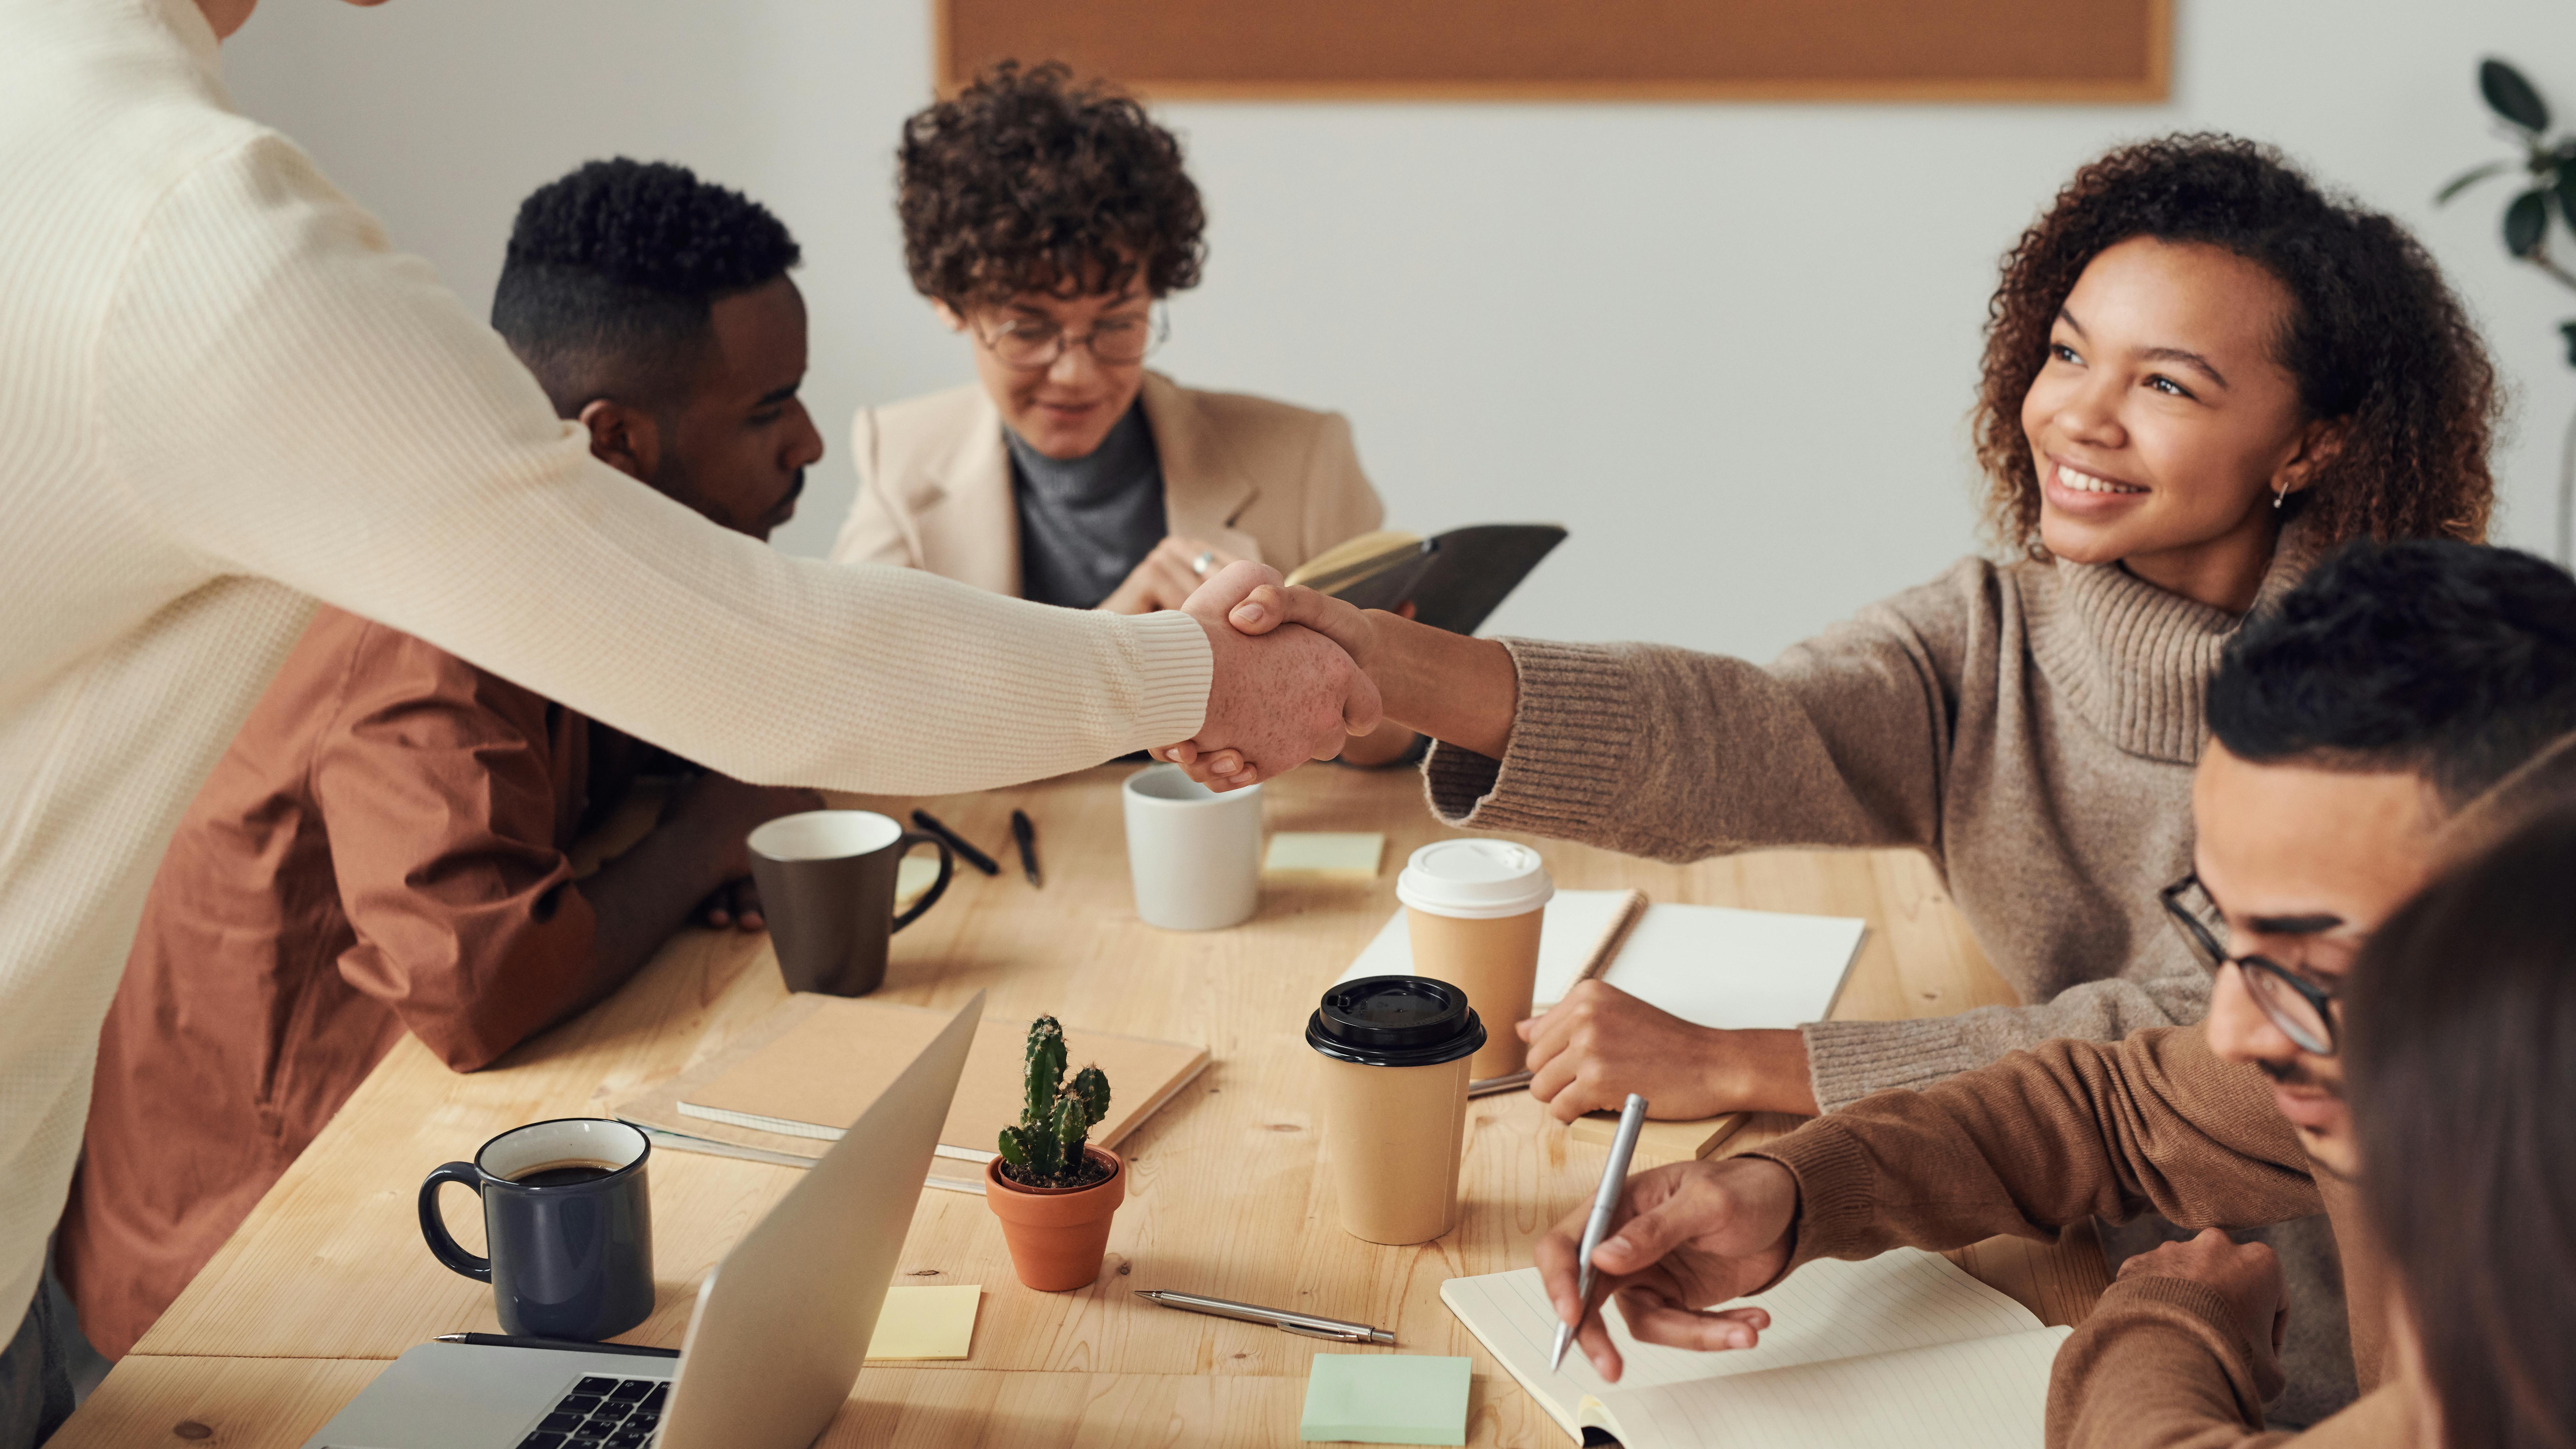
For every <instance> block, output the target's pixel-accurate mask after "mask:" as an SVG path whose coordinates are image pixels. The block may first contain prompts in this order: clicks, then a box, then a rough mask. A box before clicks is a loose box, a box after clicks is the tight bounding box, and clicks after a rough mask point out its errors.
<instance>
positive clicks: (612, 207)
mask: <svg viewBox="0 0 2576 1449" xmlns="http://www.w3.org/2000/svg"><path fill="white" fill-rule="evenodd" d="M802 256H803V253H802V252H801V251H800V250H799V249H798V247H797V245H796V239H795V238H794V237H792V236H789V235H788V234H787V228H786V227H785V226H783V225H781V224H780V222H779V220H778V218H777V217H774V216H772V215H770V214H769V211H768V209H767V208H765V207H763V206H761V205H760V204H759V203H758V202H756V201H752V200H750V199H749V198H747V197H745V196H744V195H743V194H742V193H741V192H739V191H731V190H727V189H726V188H724V187H721V186H716V185H712V184H710V183H708V182H704V181H700V180H699V179H698V178H697V176H696V174H695V173H693V172H691V171H690V170H689V169H688V168H687V167H685V166H674V165H671V164H670V163H668V162H663V161H654V162H644V161H631V160H628V159H627V158H626V157H623V156H620V157H618V158H617V159H615V160H613V161H591V162H587V163H585V164H584V165H582V166H581V167H580V169H578V170H576V171H574V172H572V173H571V174H570V175H568V176H564V177H562V178H560V179H558V180H554V181H549V182H547V183H546V184H545V185H543V186H540V187H538V188H537V189H536V190H535V191H533V192H531V193H529V196H528V199H527V200H525V201H523V202H521V203H519V217H518V221H517V223H516V224H515V225H514V226H512V227H511V229H510V245H509V250H508V251H507V252H506V253H505V254H504V256H503V259H502V263H501V281H500V285H499V286H498V287H496V288H495V289H494V290H493V294H492V326H493V328H494V329H495V330H497V331H498V332H500V334H501V335H502V337H504V338H505V339H507V340H508V341H509V343H510V346H511V348H512V349H513V350H514V351H516V352H517V353H518V354H519V357H520V359H521V360H522V361H524V362H526V363H527V364H528V367H529V369H530V370H531V371H533V372H535V373H536V375H537V380H538V381H539V382H541V383H543V384H544V385H545V388H546V391H547V393H548V395H550V396H552V397H553V398H554V401H555V406H556V410H557V411H559V412H561V411H564V409H565V407H566V405H567V403H569V405H570V407H571V410H572V412H578V411H579V410H580V408H581V406H582V404H583V403H585V402H588V401H589V400H590V399H591V398H595V397H600V396H603V395H607V394H610V393H621V394H626V395H631V396H633V397H634V398H635V400H637V401H639V402H645V403H659V402H667V401H670V400H671V399H672V398H674V397H675V396H676V395H677V391H678V390H680V389H684V388H685V387H686V386H687V383H688V380H689V378H690V377H692V376H694V368H695V364H696V360H697V356H698V351H697V349H698V348H699V347H700V346H701V345H703V343H704V341H705V339H706V336H707V326H708V321H707V319H708V309H709V308H710V307H712V306H713V305H714V304H715V302H716V300H717V299H719V298H721V297H725V296H728V295H730V294H732V293H735V292H741V291H747V290H749V289H750V288H753V287H757V286H760V285H762V284H764V283H767V282H770V281H774V280H776V279H777V278H779V277H782V276H784V275H786V273H787V269H788V268H790V267H793V266H795V265H796V264H797V262H798V261H799V260H801V259H802ZM570 415H571V413H566V416H570Z"/></svg>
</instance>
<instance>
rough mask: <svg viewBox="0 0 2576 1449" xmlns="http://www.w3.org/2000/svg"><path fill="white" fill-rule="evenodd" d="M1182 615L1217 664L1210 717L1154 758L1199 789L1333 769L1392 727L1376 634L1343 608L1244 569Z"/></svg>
mask: <svg viewBox="0 0 2576 1449" xmlns="http://www.w3.org/2000/svg"><path fill="white" fill-rule="evenodd" d="M1181 609H1182V611H1183V612H1185V613H1187V614H1189V615H1191V616H1192V617H1194V618H1196V619H1197V620H1198V621H1199V624H1200V626H1201V627H1203V628H1204V629H1206V630H1207V635H1208V646H1209V648H1210V649H1211V650H1213V651H1214V654H1215V661H1214V664H1215V671H1214V676H1213V678H1212V679H1211V680H1210V681H1209V684H1208V700H1207V714H1206V717H1205V718H1204V719H1203V720H1202V721H1201V722H1200V725H1199V732H1198V734H1197V735H1196V736H1194V737H1192V738H1191V739H1188V740H1185V741H1183V742H1181V743H1179V744H1176V745H1167V746H1164V747H1162V748H1159V749H1156V750H1154V751H1152V752H1151V753H1152V754H1153V755H1154V757H1155V758H1156V759H1163V760H1170V761H1171V762H1172V763H1174V764H1176V765H1179V766H1181V767H1182V768H1183V769H1185V770H1187V771H1188V772H1189V774H1190V777H1191V778H1192V779H1194V780H1197V781H1198V782H1199V783H1201V784H1203V785H1206V786H1208V787H1209V788H1211V789H1215V790H1234V789H1240V788H1242V787H1243V786H1246V785H1252V784H1257V783H1259V782H1260V781H1263V780H1267V779H1269V778H1271V777H1272V776H1274V775H1280V774H1285V773H1286V772H1288V771H1290V770H1293V769H1295V768H1296V767H1297V766H1299V765H1301V764H1304V763H1305V762H1306V761H1308V760H1329V759H1331V758H1333V757H1334V756H1335V755H1338V754H1340V753H1341V751H1342V745H1343V743H1344V741H1346V740H1347V739H1349V738H1350V737H1351V736H1353V735H1364V734H1367V733H1369V732H1370V731H1371V730H1374V729H1376V728H1377V727H1378V724H1379V723H1380V721H1382V720H1383V719H1385V718H1387V716H1388V710H1387V707H1386V706H1387V700H1386V698H1385V696H1384V695H1382V694H1381V693H1380V690H1379V687H1378V681H1377V680H1376V679H1375V678H1374V677H1372V675H1371V674H1370V658H1371V655H1372V653H1373V636H1374V632H1375V630H1374V627H1373V626H1372V624H1371V623H1370V622H1369V619H1368V617H1367V616H1366V615H1364V614H1362V613H1361V612H1360V611H1359V610H1357V609H1354V608H1352V607H1351V606H1350V605H1348V604H1346V603H1343V602H1342V601H1341V600H1339V599H1335V598H1332V597H1329V596H1327V595H1324V594H1319V593H1316V592H1315V591H1314V590H1312V589H1307V588H1294V589H1292V588H1289V587H1288V586H1287V583H1286V580H1285V579H1283V578H1282V577H1281V576H1280V574H1279V571H1278V570H1276V569H1273V568H1269V567H1266V566H1264V565H1261V564H1257V563H1251V562H1248V561H1237V562H1235V563H1231V564H1228V565H1226V566H1225V567H1224V568H1222V569H1220V570H1218V571H1217V572H1215V573H1213V574H1210V575H1209V576H1208V579H1207V582H1205V583H1203V584H1201V585H1200V586H1199V588H1198V591H1197V592H1195V593H1193V594H1191V595H1190V596H1189V598H1188V599H1187V600H1186V601H1184V602H1183V603H1182V605H1181ZM1404 722H1405V723H1408V724H1410V723H1412V721H1410V720H1406V721H1404Z"/></svg>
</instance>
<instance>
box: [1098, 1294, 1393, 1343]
mask: <svg viewBox="0 0 2576 1449" xmlns="http://www.w3.org/2000/svg"><path fill="white" fill-rule="evenodd" d="M1136 1296H1137V1297H1139V1298H1142V1299H1144V1300H1146V1301H1147V1302H1149V1303H1160V1304H1162V1305H1163V1306H1164V1307H1165V1308H1178V1309H1180V1310H1182V1311H1183V1312H1185V1313H1207V1314H1213V1315H1215V1316H1216V1317H1218V1318H1235V1319H1241V1320H1242V1321H1243V1322H1245V1323H1259V1324H1266V1325H1268V1326H1269V1327H1272V1328H1276V1329H1281V1330H1284V1331H1286V1332H1289V1333H1302V1334H1304V1335H1306V1336H1307V1337H1308V1338H1329V1339H1333V1340H1336V1341H1338V1342H1341V1343H1393V1342H1395V1335H1394V1334H1392V1333H1389V1332H1387V1331H1386V1330H1385V1329H1383V1328H1371V1327H1369V1326H1368V1325H1367V1324H1365V1323H1347V1322H1344V1321H1343V1320H1341V1319H1338V1318H1324V1317H1320V1316H1318V1315H1316V1314H1312V1313H1298V1312H1294V1311H1292V1310H1290V1309H1286V1308H1262V1307H1259V1306H1256V1305H1254V1304H1250V1303H1234V1302H1229V1301H1228V1300H1226V1299H1223V1298H1202V1297H1200V1296H1199V1295H1197V1294H1195V1293H1172V1292H1168V1291H1158V1290H1155V1289H1147V1288H1139V1289H1137V1290H1136Z"/></svg>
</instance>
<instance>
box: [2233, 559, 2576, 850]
mask: <svg viewBox="0 0 2576 1449" xmlns="http://www.w3.org/2000/svg"><path fill="white" fill-rule="evenodd" d="M2209 724H2210V729H2211V731H2212V732H2213V733H2215V734H2216V735H2217V736H2218V740H2219V743H2221V744H2223V745H2225V746H2226V747H2227V749H2228V752H2229V753H2231V754H2234V755H2236V756H2238V757H2239V758H2241V759H2245V760H2249V761H2254V762H2257V763H2270V762H2275V761H2296V762H2303V763H2310V764H2315V765H2318V766H2321V767H2323V768H2327V769H2351V770H2389V771H2406V772H2409V773H2413V774H2417V775H2421V776H2423V777H2424V778H2425V779H2426V780H2427V781H2428V782H2429V783H2430V784H2431V785H2432V786H2433V787H2434V789H2435V791H2436V792H2437V793H2438V794H2439V795H2440V796H2441V798H2442V799H2443V801H2444V802H2445V803H2446V804H2447V805H2449V806H2450V807H2451V808H2453V809H2457V808H2458V807H2459V806H2461V805H2463V804H2465V803H2467V802H2468V801H2469V800H2471V799H2473V798H2475V797H2476V796H2478V795H2479V794H2481V793H2483V792H2484V791H2485V790H2486V788H2487V787H2488V786H2490V785H2493V784H2495V783H2496V782H2497V781H2499V780H2501V779H2503V778H2504V777H2505V776H2507V775H2509V774H2511V773H2512V772H2513V771H2514V770H2515V769H2516V768H2517V767H2519V766H2521V765H2522V764H2524V763H2525V762H2526V761H2529V760H2530V759H2532V758H2533V757H2534V756H2536V755H2538V754H2539V753H2540V752H2541V751H2542V750H2543V749H2545V748H2547V747H2548V746H2549V745H2550V744H2551V743H2553V742H2554V741H2556V740H2558V739H2559V738H2560V737H2562V736H2563V735H2565V734H2566V733H2567V732H2568V731H2569V730H2570V729H2576V579H2571V578H2569V577H2568V576H2567V574H2566V572H2565V571H2564V570H2562V569H2560V568H2559V567H2558V566H2557V565H2555V564H2552V563H2550V562H2548V561H2547V560H2544V559H2541V558H2538V557H2535V556H2533V555H2531V554H2527V553H2522V552H2518V551H2516V550H2513V549H2506V548H2489V547H2485V546H2483V545H2479V544H2469V543H2453V542H2449V541H2445V540H2430V539H2419V540H2412V541H2409V542H2405V543H2392V544H2374V543H2369V542H2366V541H2365V542H2355V543H2351V544H2347V545H2345V546H2344V547H2343V548H2341V549H2338V550H2337V551H2335V552H2334V553H2333V554H2331V555H2329V556H2327V557H2326V559H2325V560H2324V561H2322V562H2321V563H2319V564H2318V565H2317V567H2316V569H2315V571H2314V572H2312V573H2310V574H2309V575H2308V576H2307V577H2306V578H2305V579H2303V580H2301V581H2300V582H2299V584H2298V586H2297V587H2296V588H2293V589H2291V590H2290V591H2289V592H2288V593H2286V594H2284V595H2282V597H2281V599H2280V601H2279V602H2278V603H2277V604H2275V605H2273V606H2271V607H2269V608H2267V609H2265V610H2264V611H2263V612H2261V613H2259V614H2257V615H2256V616H2255V617H2253V618H2252V619H2250V620H2248V621H2247V622H2246V624H2245V627H2244V628H2243V629H2242V630H2240V631H2239V632H2238V633H2237V636H2236V638H2235V639H2234V640H2232V641H2230V642H2229V644H2228V646H2227V650H2226V652H2225V654H2224V655H2223V656H2222V657H2221V659H2220V662H2219V666H2218V671H2217V673H2216V674H2214V675H2213V676H2211V678H2210V682H2209Z"/></svg>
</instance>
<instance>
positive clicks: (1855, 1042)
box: [1798, 1016, 1992, 1112]
mask: <svg viewBox="0 0 2576 1449" xmlns="http://www.w3.org/2000/svg"><path fill="white" fill-rule="evenodd" d="M1798 1034H1799V1035H1800V1036H1801V1037H1803V1038H1805V1039H1806V1043H1807V1077H1808V1080H1809V1082H1810V1084H1812V1085H1813V1086H1814V1088H1815V1091H1816V1105H1817V1106H1818V1107H1820V1108H1822V1109H1823V1110H1825V1111H1827V1112H1839V1111H1841V1110H1842V1109H1843V1108H1845V1107H1848V1106H1850V1105H1851V1104H1852V1103H1854V1102H1857V1101H1859V1100H1860V1099H1861V1098H1863V1097H1866V1096H1869V1095H1871V1094H1872V1093H1876V1092H1884V1091H1888V1090H1890V1089H1892V1088H1897V1087H1905V1088H1921V1087H1928V1086H1931V1085H1932V1084H1933V1083H1935V1082H1938V1081H1941V1080H1943V1079H1945V1078H1948V1077H1953V1076H1956V1075H1958V1074H1959V1073H1961V1072H1964V1071H1966V1070H1968V1069H1969V1068H1970V1067H1977V1066H1983V1065H1984V1064H1985V1063H1986V1062H1987V1061H1989V1060H1991V1059H1992V1058H1991V1054H1990V1053H1983V1052H1979V1051H1977V1050H1976V1049H1975V1048H1973V1047H1971V1046H1970V1045H1969V1043H1968V1041H1967V1029H1966V1026H1965V1025H1964V1024H1963V1023H1962V1022H1961V1021H1960V1020H1959V1019H1958V1018H1956V1017H1939V1016H1936V1017H1927V1018H1925V1019H1923V1020H1920V1021H1811V1022H1809V1023H1807V1024H1806V1025H1805V1026H1802V1027H1800V1028H1798Z"/></svg>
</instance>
